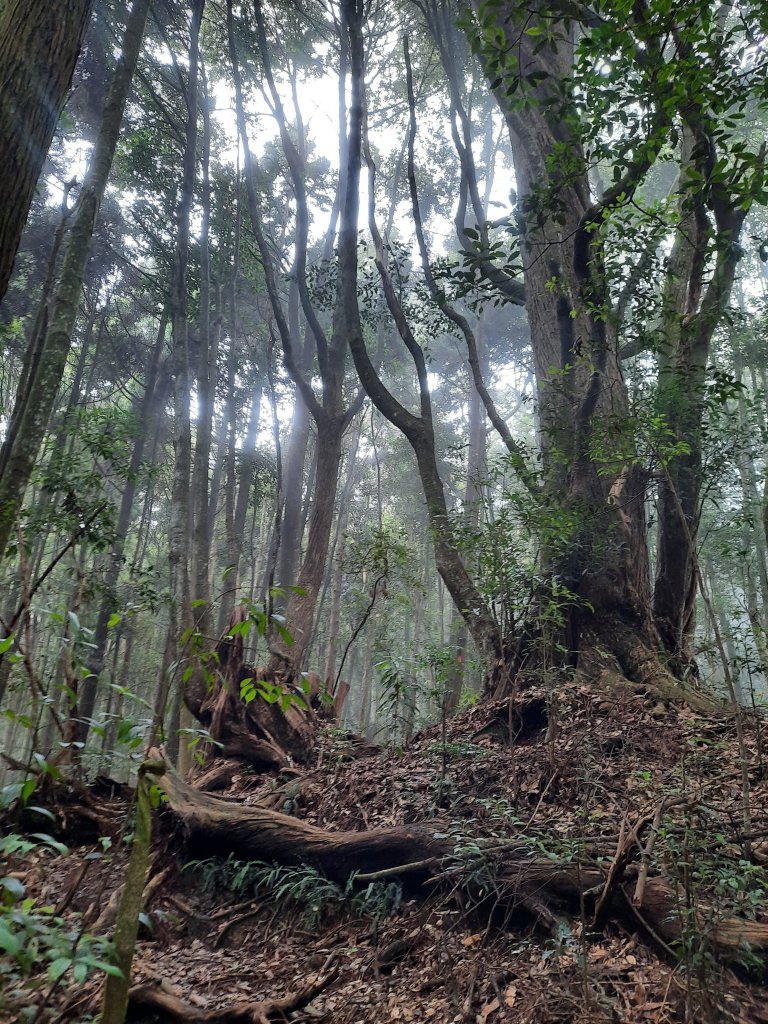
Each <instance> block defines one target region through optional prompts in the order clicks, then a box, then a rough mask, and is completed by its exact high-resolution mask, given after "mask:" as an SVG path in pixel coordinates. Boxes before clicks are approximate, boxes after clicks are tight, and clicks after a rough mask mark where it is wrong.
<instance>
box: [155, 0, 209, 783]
mask: <svg viewBox="0 0 768 1024" xmlns="http://www.w3.org/2000/svg"><path fill="white" fill-rule="evenodd" d="M204 4H205V0H195V3H194V5H193V7H192V17H191V23H190V52H189V71H188V75H187V84H186V90H185V92H186V108H187V125H186V138H185V148H184V159H183V176H182V184H181V190H180V194H179V202H178V210H177V235H176V252H175V256H174V267H173V284H172V293H171V308H172V320H171V323H172V329H173V370H174V385H173V423H174V426H173V450H174V468H173V483H172V494H171V510H170V525H169V538H168V568H169V577H170V579H169V583H170V598H171V599H170V605H169V622H168V638H167V642H166V646H165V654H164V658H163V662H164V671H163V672H162V674H161V679H160V686H159V690H158V698H157V703H156V707H155V730H157V729H158V728H159V726H160V724H161V723H162V720H163V717H164V715H165V709H166V703H167V700H168V695H169V691H170V686H171V682H172V680H171V679H170V678H169V672H170V665H171V664H172V663H174V661H176V660H177V658H176V657H175V655H179V656H180V657H182V658H183V655H184V654H185V653H187V652H188V649H189V643H187V644H186V645H185V647H184V649H183V650H182V651H181V652H179V651H178V645H179V643H180V641H181V637H182V636H184V635H185V634H186V635H187V636H188V635H189V633H190V631H191V630H192V629H193V628H194V619H193V614H192V602H191V586H190V553H191V551H190V547H191V545H190V537H191V533H192V506H191V493H190V487H191V471H192V438H191V423H190V357H189V322H188V314H187V266H188V261H189V232H190V214H191V210H192V200H193V197H194V192H195V178H196V166H197V159H196V158H197V107H198V103H197V100H198V56H199V42H200V24H201V21H202V16H203V7H204ZM179 676H180V674H179ZM180 677H181V676H180ZM180 685H181V687H182V689H183V695H184V700H185V701H187V702H188V703H189V705H190V708H191V710H192V711H193V713H194V710H195V709H196V708H198V707H199V706H200V705H201V704H202V701H203V699H204V696H205V685H204V681H203V680H202V679H200V678H198V673H195V674H193V676H192V678H191V679H190V680H189V683H188V685H186V686H185V685H184V683H181V684H180ZM183 703H184V702H183V701H180V702H179V704H180V707H181V706H182V705H183ZM185 724H186V722H185ZM187 755H188V750H187V745H186V743H183V744H181V746H180V762H179V767H180V770H182V771H183V770H185V769H186V768H187V767H188V762H189V759H188V756H187Z"/></svg>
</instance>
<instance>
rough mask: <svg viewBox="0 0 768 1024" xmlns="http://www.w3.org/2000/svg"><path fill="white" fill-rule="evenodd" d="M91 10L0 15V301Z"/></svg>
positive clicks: (72, 2)
mask: <svg viewBox="0 0 768 1024" xmlns="http://www.w3.org/2000/svg"><path fill="white" fill-rule="evenodd" d="M92 8H93V0H58V2H57V3H40V2H39V0H5V3H4V4H3V7H2V11H1V12H0V92H1V93H2V101H1V102H0V152H1V153H2V154H3V163H2V171H1V172H0V300H2V298H3V296H4V295H5V293H6V290H7V288H8V282H9V280H10V277H11V270H12V268H13V261H14V259H15V258H16V252H17V250H18V248H19V242H20V241H21V234H22V231H23V230H24V225H25V224H26V221H27V215H28V214H29V208H30V206H31V205H32V197H33V195H34V191H35V186H36V185H37V180H38V178H39V177H40V172H41V170H42V168H43V163H44V161H45V158H46V156H47V154H48V148H49V146H50V144H51V139H52V138H53V133H54V130H55V128H56V123H57V121H58V119H59V114H60V112H61V108H62V107H63V106H64V100H65V99H66V95H67V90H68V89H69V85H70V82H71V81H72V74H73V72H74V70H75V62H76V61H77V57H78V54H79V53H80V46H81V44H82V41H83V35H84V34H85V29H86V27H87V25H88V20H89V18H90V14H91V10H92Z"/></svg>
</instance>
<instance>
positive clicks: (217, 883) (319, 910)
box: [185, 854, 402, 928]
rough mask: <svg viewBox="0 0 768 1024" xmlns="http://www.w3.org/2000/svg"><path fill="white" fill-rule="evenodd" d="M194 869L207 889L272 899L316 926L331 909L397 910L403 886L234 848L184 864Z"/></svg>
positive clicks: (371, 914) (374, 913) (372, 913)
mask: <svg viewBox="0 0 768 1024" xmlns="http://www.w3.org/2000/svg"><path fill="white" fill-rule="evenodd" d="M187 869H189V870H192V871H195V872H196V873H197V874H198V875H199V876H200V877H201V879H202V882H203V888H204V889H205V891H206V892H217V891H220V890H222V889H224V890H226V891H228V892H231V893H234V894H236V895H243V894H245V893H248V892H251V893H252V894H253V895H254V896H259V897H261V898H265V897H266V898H267V899H269V900H270V901H271V902H272V903H273V904H274V905H275V912H276V913H279V914H283V913H289V912H294V911H301V912H302V916H303V919H304V922H305V923H306V924H307V926H308V927H310V928H314V927H316V926H317V925H318V924H319V923H320V921H321V920H323V918H324V917H325V916H327V915H328V914H331V913H350V914H353V915H355V916H360V917H367V918H373V919H375V920H378V919H379V918H381V917H385V916H388V915H390V914H393V913H394V912H395V911H396V910H397V908H398V907H399V906H400V902H401V899H402V890H401V887H400V886H399V885H398V884H397V883H396V882H389V883H382V882H371V883H369V884H368V885H367V886H366V887H365V888H363V889H361V888H359V886H358V884H357V881H356V877H355V876H354V875H352V876H351V877H350V879H349V881H348V882H347V884H346V886H345V887H342V886H340V885H338V884H337V883H336V882H333V881H331V880H330V879H329V878H326V876H325V875H324V874H323V873H322V872H321V871H318V870H317V868H313V867H310V866H308V865H303V864H302V865H297V866H286V865H278V864H267V863H265V862H264V861H242V860H237V859H235V858H234V857H233V856H232V855H231V854H230V856H229V857H227V858H226V860H222V859H221V858H211V859H208V860H197V861H190V862H189V863H188V864H186V865H185V870H187Z"/></svg>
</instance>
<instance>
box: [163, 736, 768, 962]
mask: <svg viewBox="0 0 768 1024" xmlns="http://www.w3.org/2000/svg"><path fill="white" fill-rule="evenodd" d="M150 756H152V755H150ZM159 785H160V786H161V787H162V789H163V790H164V792H165V794H166V796H167V798H168V807H169V809H170V811H171V813H172V814H173V816H175V817H176V818H177V819H178V820H179V821H180V822H181V823H182V824H183V826H184V827H185V829H186V830H187V831H188V833H189V834H190V835H191V836H192V837H193V838H194V839H195V840H196V841H197V842H200V843H202V844H203V845H204V846H207V847H208V848H209V849H214V850H217V851H220V852H225V851H226V852H230V851H234V852H238V853H241V854H246V855H248V856H251V857H254V858H258V859H262V860H274V861H277V862H282V863H292V864H296V863H311V864H314V865H317V866H319V867H320V868H321V869H322V870H323V871H324V872H325V873H326V874H327V875H328V876H329V877H330V878H333V879H336V880H346V879H347V878H349V876H350V875H352V874H353V873H357V872H363V873H364V875H365V877H367V878H371V877H372V875H374V874H376V873H379V874H380V877H384V876H385V875H386V876H387V877H390V876H394V875H397V874H398V873H401V874H402V875H403V877H406V876H407V878H408V882H409V884H413V885H416V884H424V883H429V882H431V883H433V884H435V883H438V882H440V881H441V880H450V882H451V883H452V884H454V885H455V884H456V883H457V882H458V883H461V880H462V877H463V876H464V875H467V876H468V875H469V874H470V873H471V870H472V869H476V868H477V866H478V865H477V863H476V858H475V862H474V863H472V864H469V863H468V864H467V871H466V872H465V871H464V870H463V867H462V864H461V863H460V862H457V861H456V859H455V856H454V853H453V844H452V842H451V841H450V840H446V839H443V838H437V837H436V836H435V834H434V831H433V829H432V828H430V827H428V826H426V825H412V826H403V827H400V828H391V829H375V830H371V831H367V832H329V831H326V830H324V829H321V828H317V827H315V826H313V825H308V824H306V823H305V822H302V821H299V820H297V819H296V818H291V817H289V816H287V815H284V814H280V813H278V812H277V811H272V810H268V809H266V808H264V807H254V806H246V805H243V804H237V803H233V802H231V801H224V800H221V799H219V798H217V797H214V796H211V795H209V794H207V793H201V792H199V791H197V790H195V789H193V788H192V787H191V786H189V785H187V784H186V783H184V782H182V781H180V780H179V779H177V778H176V777H175V776H173V775H172V774H170V773H166V774H165V775H163V776H161V777H160V779H159ZM530 854H531V851H530V847H529V846H526V845H525V843H524V842H523V841H520V842H519V843H516V842H515V841H514V840H510V841H508V842H505V843H503V844H501V847H500V846H499V844H498V841H496V842H495V850H492V849H491V848H490V847H489V850H488V857H489V859H493V868H494V872H493V873H494V876H495V885H496V892H495V895H494V896H493V897H488V896H487V895H486V896H484V897H483V901H482V902H483V904H484V905H485V906H487V909H488V910H489V911H491V910H493V911H495V912H497V913H498V912H500V913H501V914H502V915H503V917H504V918H505V919H507V918H511V917H513V916H514V915H515V913H516V912H520V913H521V914H522V916H523V917H524V918H526V919H530V918H531V917H533V918H534V919H535V923H537V924H538V925H539V926H543V927H545V928H550V929H551V928H552V927H554V924H553V922H554V923H556V922H557V921H558V920H560V919H561V918H562V917H563V916H566V915H567V916H571V917H576V916H579V915H580V913H581V912H582V908H584V909H586V911H587V913H588V914H589V915H590V916H591V915H593V914H594V913H595V912H596V910H597V909H598V908H599V914H600V917H601V919H602V920H604V921H606V920H609V919H614V920H621V921H623V922H625V923H627V924H628V925H629V926H630V927H632V928H633V929H637V928H638V927H639V928H641V929H642V930H643V931H644V932H645V934H646V936H648V937H650V938H651V939H652V940H654V941H655V943H656V944H658V945H661V946H664V947H666V948H667V949H668V948H669V946H670V944H672V943H674V942H676V941H678V940H680V939H681V938H683V937H684V936H685V934H686V932H687V931H688V930H689V929H691V928H694V927H695V928H696V930H697V931H698V932H699V933H700V934H702V935H704V936H705V937H706V941H707V942H708V943H709V944H710V946H711V948H712V949H713V950H714V951H715V952H716V953H717V955H719V956H720V957H721V958H722V959H723V960H725V961H731V962H733V961H738V962H741V961H742V960H743V952H744V945H745V944H748V945H750V946H752V948H753V949H754V950H756V951H763V950H768V924H760V923H757V922H753V921H747V920H742V919H738V918H728V919H720V916H719V914H718V913H717V911H716V908H714V907H713V908H709V909H708V908H706V907H705V906H700V907H699V910H698V913H697V915H696V919H695V921H692V920H691V918H690V914H689V913H688V912H687V911H686V907H685V899H684V896H683V895H682V894H681V893H679V892H678V891H676V889H675V887H674V886H673V885H672V884H671V883H670V882H668V881H666V880H665V879H663V878H660V877H650V878H647V879H645V881H644V887H643V890H642V896H641V899H640V900H639V903H640V905H639V906H638V905H636V903H637V902H638V901H637V893H636V889H635V885H634V881H633V879H632V878H631V877H630V869H634V872H635V878H636V875H637V867H636V865H627V864H626V858H623V862H622V863H621V864H619V865H618V866H617V868H616V869H614V871H613V873H612V874H611V871H610V868H609V867H603V866H602V865H598V864H596V863H595V862H594V861H589V860H587V861H584V862H583V863H578V862H568V863H557V862H553V861H552V860H549V859H544V858H541V859H534V858H532V857H531V855H530Z"/></svg>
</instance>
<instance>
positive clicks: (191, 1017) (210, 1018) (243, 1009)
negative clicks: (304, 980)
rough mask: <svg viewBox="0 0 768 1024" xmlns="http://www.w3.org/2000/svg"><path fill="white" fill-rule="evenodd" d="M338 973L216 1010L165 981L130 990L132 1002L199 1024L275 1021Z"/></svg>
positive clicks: (302, 1004) (299, 1007) (308, 999)
mask: <svg viewBox="0 0 768 1024" xmlns="http://www.w3.org/2000/svg"><path fill="white" fill-rule="evenodd" d="M337 976H338V971H337V970H333V971H331V972H330V973H329V974H326V975H323V976H322V977H320V978H317V979H316V980H315V981H312V982H310V983H309V984H307V985H305V986H304V988H302V989H300V990H299V991H298V992H295V993H294V994H293V995H289V996H285V997H284V998H282V999H266V1000H262V1001H259V1002H250V1001H249V1002H245V1001H243V1002H237V1003H231V1004H230V1005H229V1006H224V1007H221V1008H220V1009H214V1010H204V1009H201V1008H200V1007H198V1006H193V1005H192V1004H191V1003H186V1002H184V1000H183V999H180V998H179V997H178V996H177V995H175V994H174V993H173V992H170V991H168V989H167V988H166V987H164V986H163V984H162V983H160V985H154V984H151V983H147V984H142V985H134V986H133V988H131V990H130V992H129V993H128V999H129V1002H130V1003H131V1005H133V1006H149V1007H151V1008H152V1009H155V1010H160V1011H161V1012H162V1013H164V1014H166V1015H167V1016H169V1017H172V1018H173V1019H174V1020H178V1021H192V1022H197V1024H270V1022H273V1021H284V1020H286V1017H287V1014H289V1013H291V1012H292V1011H294V1010H302V1009H303V1008H304V1007H305V1006H308V1005H309V1004H310V1003H311V1002H312V1000H313V999H316V998H317V996H319V995H320V993H321V992H323V991H324V990H325V989H326V988H328V986H329V985H331V984H332V983H333V982H334V981H335V980H336V977H337Z"/></svg>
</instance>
